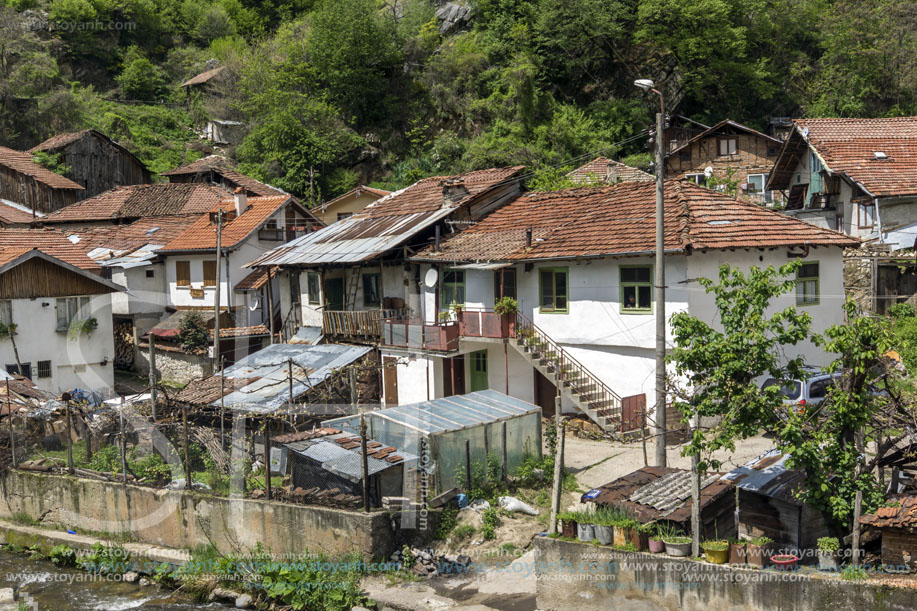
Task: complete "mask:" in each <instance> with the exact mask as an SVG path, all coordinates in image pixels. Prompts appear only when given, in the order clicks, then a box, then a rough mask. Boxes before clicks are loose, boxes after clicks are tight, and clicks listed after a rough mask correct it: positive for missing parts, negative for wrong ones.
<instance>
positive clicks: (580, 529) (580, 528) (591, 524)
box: [576, 509, 595, 543]
mask: <svg viewBox="0 0 917 611" xmlns="http://www.w3.org/2000/svg"><path fill="white" fill-rule="evenodd" d="M578 513H579V515H577V517H576V538H577V539H579V540H580V541H585V542H587V543H588V542H589V541H592V540H593V539H595V512H594V511H593V510H591V509H583V510H582V511H580V512H578Z"/></svg>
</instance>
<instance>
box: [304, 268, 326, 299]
mask: <svg viewBox="0 0 917 611" xmlns="http://www.w3.org/2000/svg"><path fill="white" fill-rule="evenodd" d="M306 282H307V283H308V289H309V305H318V304H320V303H321V297H322V296H321V289H320V288H319V286H320V285H321V278H320V277H319V275H318V272H309V275H308V276H307V277H306Z"/></svg>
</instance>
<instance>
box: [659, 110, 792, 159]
mask: <svg viewBox="0 0 917 611" xmlns="http://www.w3.org/2000/svg"><path fill="white" fill-rule="evenodd" d="M725 128H729V130H726V129H725ZM725 131H729V133H732V132H734V131H740V132H745V133H746V134H751V135H753V136H758V137H759V138H764V139H765V140H768V141H770V142H772V143H773V144H777V145H779V144H781V142H780V140H779V139H778V138H774V137H773V136H768V135H767V134H762V133H761V132H759V131H757V130H754V129H752V128H750V127H748V126H747V125H742V124H741V123H736V122H735V121H733V120H732V119H723V120H722V121H720V122H719V123H717V124H716V125H714V126H712V127H708V128H707V129H706V130H704V131H702V132H701V133H699V134H697V135H696V136H694V137H693V138H691V139H689V140H687V141H685V143H684V144H682V145H681V146H679V147H678V148H675V149H673V150H672V151H670V152H669V153H667V155H674V154H675V153H677V152H678V151H680V150H682V149H683V148H685V147H688V146H690V145H691V144H692V143H694V142H696V141H698V140H702V139H704V138H709V137H711V136H715V135H717V134H719V133H723V132H725Z"/></svg>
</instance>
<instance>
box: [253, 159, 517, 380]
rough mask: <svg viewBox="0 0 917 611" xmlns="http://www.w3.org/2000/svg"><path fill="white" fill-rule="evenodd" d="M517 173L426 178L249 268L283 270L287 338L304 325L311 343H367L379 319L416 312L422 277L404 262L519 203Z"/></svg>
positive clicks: (416, 268) (376, 334)
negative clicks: (288, 314)
mask: <svg viewBox="0 0 917 611" xmlns="http://www.w3.org/2000/svg"><path fill="white" fill-rule="evenodd" d="M521 170H522V167H521V166H517V167H511V168H497V169H489V170H479V171H475V172H468V173H466V174H461V175H458V176H443V177H432V178H425V179H423V180H420V181H418V182H416V183H414V184H413V185H411V186H409V187H406V188H404V189H402V190H400V191H396V192H394V193H391V194H390V195H386V196H385V197H382V198H380V199H378V200H376V201H375V202H373V203H372V204H370V205H369V206H367V207H366V208H365V209H364V210H363V211H362V212H360V213H359V214H356V215H354V216H352V217H348V218H345V219H342V220H340V221H337V222H335V223H333V224H332V225H329V226H327V227H324V228H322V229H320V230H318V231H316V232H314V233H311V234H308V235H305V236H303V237H301V238H298V239H296V240H293V241H291V242H289V243H287V244H284V245H282V246H279V247H276V248H274V249H273V250H270V251H269V252H266V253H264V254H262V255H260V256H258V257H257V258H255V257H253V258H252V263H250V266H252V267H259V268H263V267H267V266H279V267H281V269H282V270H283V272H282V273H281V290H280V299H281V304H282V307H283V311H284V312H288V311H292V312H294V313H295V318H294V319H292V320H290V321H289V322H290V324H289V325H287V324H285V325H284V335H285V337H289V336H290V335H292V333H293V332H295V330H296V329H295V327H298V326H300V325H303V326H305V327H308V328H310V329H312V330H313V333H312V335H313V336H318V335H319V334H324V335H325V336H327V337H329V338H332V339H348V340H357V341H363V342H370V343H373V342H375V341H377V340H378V339H379V331H380V328H379V322H380V320H381V319H382V318H384V317H386V316H402V315H403V310H404V309H408V310H411V311H413V312H419V311H420V308H421V307H422V304H421V301H420V283H421V276H420V269H419V266H418V265H416V264H411V263H409V262H408V261H407V260H406V259H407V257H408V256H409V255H411V254H413V253H414V252H416V251H417V250H418V249H420V248H423V247H424V246H426V245H427V244H430V243H432V242H435V241H437V240H440V239H442V238H443V237H444V236H446V235H448V234H450V233H454V232H459V231H461V230H462V229H463V228H465V227H467V226H470V225H473V224H474V223H475V222H477V221H478V220H479V219H480V218H482V217H483V216H484V215H486V214H487V213H488V212H490V211H491V210H493V209H495V208H498V207H499V206H500V205H502V204H503V203H504V202H506V201H508V200H509V199H512V198H513V197H515V196H516V195H518V193H519V191H520V186H519V174H520V172H521ZM288 327H289V328H288ZM386 371H389V369H386Z"/></svg>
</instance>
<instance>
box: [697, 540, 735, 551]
mask: <svg viewBox="0 0 917 611" xmlns="http://www.w3.org/2000/svg"><path fill="white" fill-rule="evenodd" d="M701 548H702V549H704V550H705V551H711V552H722V551H725V550H727V549H729V542H728V541H720V540H716V541H704V542H703V543H702V544H701Z"/></svg>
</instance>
